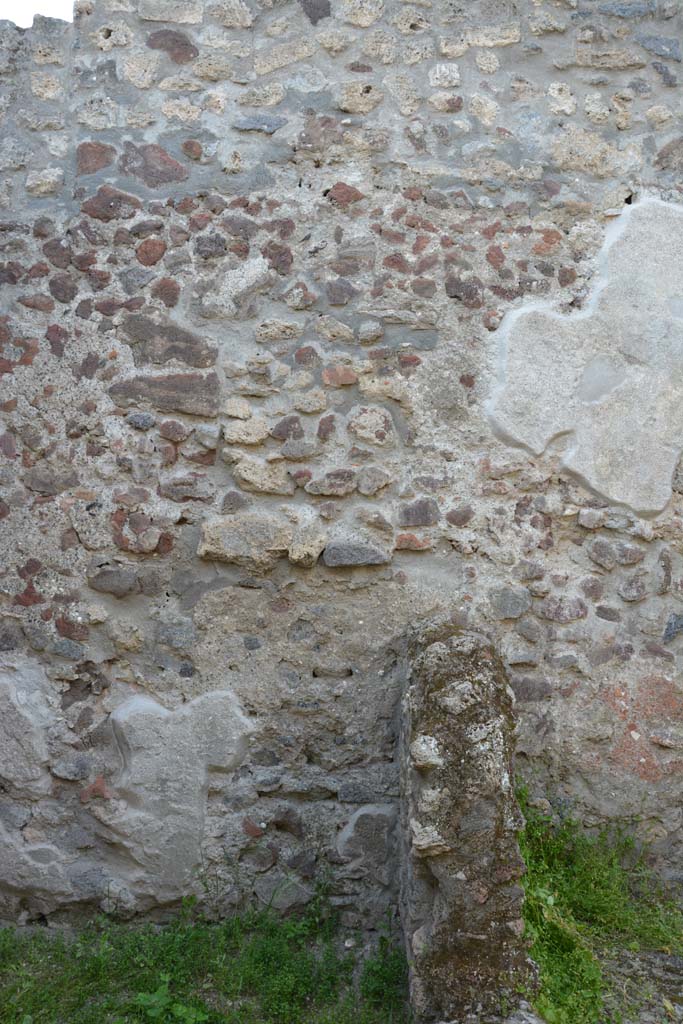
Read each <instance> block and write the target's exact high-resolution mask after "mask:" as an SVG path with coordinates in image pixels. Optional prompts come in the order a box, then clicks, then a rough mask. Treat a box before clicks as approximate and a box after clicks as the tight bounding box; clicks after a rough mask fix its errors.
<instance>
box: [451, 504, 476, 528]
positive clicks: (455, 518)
mask: <svg viewBox="0 0 683 1024" xmlns="http://www.w3.org/2000/svg"><path fill="white" fill-rule="evenodd" d="M473 518H474V509H473V508H472V506H471V505H458V507H457V508H452V509H451V510H450V512H447V513H446V519H447V520H448V522H449V523H450V524H451V526H467V524H468V523H469V521H470V520H471V519H473Z"/></svg>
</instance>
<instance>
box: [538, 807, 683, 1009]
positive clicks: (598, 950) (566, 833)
mask: <svg viewBox="0 0 683 1024" xmlns="http://www.w3.org/2000/svg"><path fill="white" fill-rule="evenodd" d="M519 798H520V804H521V806H522V810H523V812H524V815H525V818H526V826H525V829H524V832H523V833H522V835H521V837H520V847H521V850H522V854H523V856H524V860H525V862H526V866H527V872H526V876H525V880H524V885H525V891H526V899H525V907H524V917H525V922H526V929H527V934H528V935H529V937H530V940H531V955H532V956H533V958H534V960H535V961H536V963H537V964H538V966H539V970H540V990H539V993H538V996H537V998H536V1006H537V1009H538V1010H539V1012H540V1013H541V1014H542V1015H543V1016H544V1017H545V1019H546V1020H547V1021H549V1022H550V1024H594V1022H596V1021H598V1020H600V1018H601V1012H602V1008H603V1006H604V1003H605V997H606V995H607V992H608V991H609V987H610V983H609V979H608V977H607V976H606V974H605V970H604V967H603V963H602V962H603V960H604V958H605V957H606V956H608V955H609V954H610V952H611V951H614V950H616V949H618V948H621V949H631V950H638V949H662V950H667V951H673V952H681V951H683V911H682V909H681V907H680V906H679V905H678V904H677V903H676V902H675V901H673V900H672V899H670V898H668V897H667V896H666V894H665V893H664V892H663V890H662V887H661V885H660V884H659V883H658V882H657V881H656V879H655V878H654V876H653V875H652V873H651V872H650V871H649V870H648V869H647V867H646V865H645V862H644V856H643V853H642V851H640V852H639V851H638V850H637V848H636V844H635V842H634V840H633V838H632V837H631V836H629V835H628V834H627V833H626V832H625V831H624V830H623V829H621V828H614V829H611V830H602V831H600V832H599V833H598V834H596V835H593V834H590V833H588V832H587V831H586V830H584V829H583V828H582V827H581V825H580V824H579V823H578V822H577V821H576V820H574V819H573V818H571V817H565V818H564V819H562V820H559V821H555V820H553V819H551V818H550V817H548V816H547V815H543V814H540V813H539V812H538V811H537V810H536V809H535V808H533V807H532V806H530V804H529V801H528V796H527V793H526V792H525V791H524V790H522V791H521V792H520V794H519Z"/></svg>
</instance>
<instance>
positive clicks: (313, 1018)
mask: <svg viewBox="0 0 683 1024" xmlns="http://www.w3.org/2000/svg"><path fill="white" fill-rule="evenodd" d="M355 974H358V975H359V984H358V985H354V984H353V980H354V975H355ZM405 1007H406V969H405V961H404V958H403V955H402V953H400V952H399V951H398V949H397V948H396V947H395V946H394V945H393V943H392V942H391V940H390V939H389V938H388V936H383V937H382V938H381V939H380V941H379V943H378V945H377V947H376V950H375V952H374V953H373V954H372V955H371V956H370V957H369V958H368V959H367V960H366V961H365V962H364V964H363V966H362V967H361V966H360V965H359V964H357V955H354V954H353V953H352V952H350V951H348V950H344V949H343V943H341V942H340V940H339V934H338V928H337V924H336V921H335V918H334V915H333V914H332V913H331V912H330V910H329V907H328V905H327V903H326V902H325V901H324V900H323V899H318V900H316V901H315V902H314V904H313V905H312V907H311V908H310V909H309V910H308V911H307V912H306V913H305V914H303V915H302V916H299V917H288V918H281V917H278V916H276V915H275V914H274V913H271V912H269V911H266V912H260V913H247V914H245V915H242V916H240V917H235V918H231V919H230V920H226V921H223V922H221V923H220V924H213V923H209V922H207V921H204V920H201V919H197V918H196V917H195V916H194V914H193V913H192V912H191V910H190V909H189V908H188V909H186V911H185V912H184V913H182V914H181V915H179V916H178V918H177V919H176V920H175V921H173V922H172V923H171V924H169V925H165V926H163V927H155V926H152V925H146V926H144V927H131V926H130V925H127V926H126V925H122V924H117V923H114V922H112V921H110V920H105V919H102V920H99V921H97V922H95V923H93V924H92V925H90V926H89V927H87V928H86V929H84V930H83V931H82V932H80V933H79V934H78V935H76V936H72V937H70V938H69V937H60V936H56V937H55V936H53V935H47V934H35V933H33V934H31V935H26V934H20V933H18V932H16V931H14V930H11V929H6V930H0V1024H133V1022H135V1024H138V1022H153V1021H158V1022H160V1024H404V1022H407V1020H408V1017H407V1013H406V1009H405Z"/></svg>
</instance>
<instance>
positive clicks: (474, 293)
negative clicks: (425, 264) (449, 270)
mask: <svg viewBox="0 0 683 1024" xmlns="http://www.w3.org/2000/svg"><path fill="white" fill-rule="evenodd" d="M445 288H446V295H448V297H449V298H450V299H458V301H459V302H462V304H463V305H464V306H466V307H467V308H468V309H481V307H482V305H483V300H482V295H481V288H482V285H481V281H479V280H478V279H477V278H476V277H475V278H470V279H469V280H467V281H464V280H462V279H461V278H459V277H455V276H451V277H447V278H446V281H445Z"/></svg>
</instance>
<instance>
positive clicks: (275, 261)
mask: <svg viewBox="0 0 683 1024" xmlns="http://www.w3.org/2000/svg"><path fill="white" fill-rule="evenodd" d="M261 255H262V256H263V257H264V259H266V260H268V263H269V264H270V266H271V267H272V268H273V270H275V271H277V273H278V274H281V275H282V276H283V277H284V276H286V275H287V274H288V273H289V272H290V270H291V269H292V264H293V263H294V256H293V254H292V250H291V249H290V248H289V247H288V246H286V245H280V244H279V242H275V241H270V242H267V243H266V245H264V246H263V248H262V249H261Z"/></svg>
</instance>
